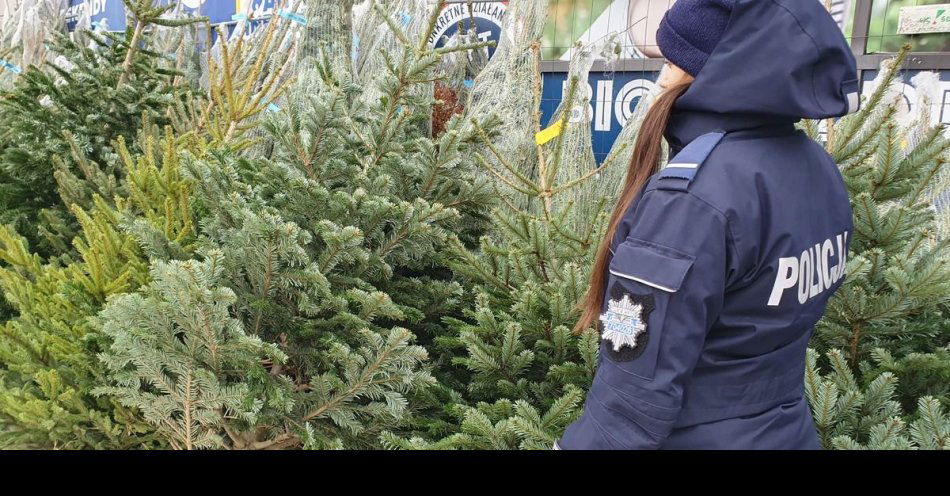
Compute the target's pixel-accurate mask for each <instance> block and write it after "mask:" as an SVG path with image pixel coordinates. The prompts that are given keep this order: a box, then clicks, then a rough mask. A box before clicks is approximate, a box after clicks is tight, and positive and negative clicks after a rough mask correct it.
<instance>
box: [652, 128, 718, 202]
mask: <svg viewBox="0 0 950 496" xmlns="http://www.w3.org/2000/svg"><path fill="white" fill-rule="evenodd" d="M725 135H726V133H725V132H723V131H714V132H711V133H706V134H703V135H701V136H699V137H698V138H696V139H694V140H693V141H690V142H689V144H688V145H686V146H685V147H684V148H683V149H682V150H680V152H679V153H677V154H676V156H675V157H673V158H672V159H671V160H670V162H669V164H667V166H666V167H664V168H663V170H661V171H660V174H659V181H658V182H657V188H659V189H669V190H674V191H686V190H687V189H688V188H689V183H690V182H692V180H693V178H695V177H696V172H697V171H698V170H699V167H700V166H701V165H703V162H704V161H705V160H706V157H708V156H709V153H710V152H712V150H713V148H715V147H716V145H718V144H719V141H720V140H722V137H723V136H725Z"/></svg>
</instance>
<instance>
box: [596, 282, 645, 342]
mask: <svg viewBox="0 0 950 496" xmlns="http://www.w3.org/2000/svg"><path fill="white" fill-rule="evenodd" d="M642 314H643V306H642V305H640V304H639V303H634V302H633V301H631V300H630V295H623V298H622V299H620V300H610V301H608V302H607V311H606V312H605V313H603V314H602V315H601V316H600V321H601V322H603V323H604V332H603V337H604V339H607V340H609V341H610V342H611V343H613V348H614V351H620V348H621V347H622V346H624V345H627V346H629V347H631V348H633V347H635V346H636V345H637V337H638V336H639V335H640V334H642V333H643V331H645V330H647V325H646V323H645V322H643V318H642Z"/></svg>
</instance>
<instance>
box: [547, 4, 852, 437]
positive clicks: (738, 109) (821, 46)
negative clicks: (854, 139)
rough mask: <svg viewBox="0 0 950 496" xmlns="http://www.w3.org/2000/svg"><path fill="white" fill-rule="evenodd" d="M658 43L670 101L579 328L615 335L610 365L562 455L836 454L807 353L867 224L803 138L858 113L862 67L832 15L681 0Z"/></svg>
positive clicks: (823, 158)
mask: <svg viewBox="0 0 950 496" xmlns="http://www.w3.org/2000/svg"><path fill="white" fill-rule="evenodd" d="M657 40H658V44H659V48H660V51H661V52H662V53H663V55H664V57H666V58H667V60H668V61H669V62H668V64H669V67H667V68H666V69H665V70H664V74H663V76H662V78H661V81H660V85H661V86H662V87H663V88H664V91H663V93H662V94H661V95H660V96H658V98H657V99H656V100H655V102H654V104H653V105H652V106H651V108H650V110H649V112H648V115H647V116H646V119H645V121H644V123H643V126H642V128H641V130H640V134H639V136H638V138H637V142H636V146H635V148H634V153H633V158H632V159H631V162H630V165H629V171H628V175H627V179H626V183H625V188H624V190H623V192H622V194H621V197H620V199H619V201H618V204H617V206H616V208H615V210H614V214H613V217H612V219H611V222H610V224H609V230H608V233H607V235H606V237H605V239H604V242H603V243H602V246H601V248H600V251H599V253H598V256H597V259H596V264H595V266H594V270H593V274H592V276H591V289H590V292H589V294H588V295H587V298H586V300H585V301H584V302H583V303H582V305H583V315H582V318H581V320H580V322H579V323H578V328H579V329H584V328H588V327H591V326H595V325H596V326H598V328H599V329H600V330H601V337H602V339H601V349H600V364H599V367H598V369H597V373H596V376H595V378H594V382H593V385H592V386H591V389H590V391H589V392H588V395H587V398H586V401H585V404H584V411H583V413H582V415H581V416H580V418H579V419H578V420H577V421H576V422H574V423H573V424H571V425H570V426H568V428H567V430H566V431H565V433H564V435H563V436H562V437H561V438H560V439H559V440H558V441H557V443H556V444H555V446H554V448H555V449H820V444H819V440H818V436H817V432H816V429H815V425H814V422H813V420H812V415H811V412H810V409H809V406H808V403H807V400H806V399H805V398H804V369H805V350H806V346H807V345H808V340H809V338H810V337H811V335H812V332H813V329H814V325H815V323H816V322H817V321H818V319H819V318H820V317H821V315H822V313H823V312H824V309H825V305H826V304H827V302H828V299H829V298H830V297H831V295H832V294H833V293H834V292H835V290H837V289H838V287H839V286H840V285H841V283H842V280H843V278H844V276H845V273H846V270H845V267H846V263H847V250H848V244H849V241H850V238H851V236H852V221H851V208H850V204H849V201H848V196H847V192H846V190H845V186H844V183H843V180H842V177H841V174H840V172H839V171H838V167H837V166H836V164H835V163H834V161H833V160H832V158H831V157H830V156H829V155H828V154H827V153H826V152H825V150H824V149H823V148H822V147H821V146H820V145H818V144H817V143H815V142H814V141H813V140H811V139H809V137H808V136H807V135H806V134H805V133H804V132H803V131H801V130H798V129H797V128H796V126H795V123H796V122H798V121H799V120H801V119H802V118H809V119H821V118H829V117H840V116H843V115H846V114H848V113H850V112H853V111H855V110H856V109H857V107H858V103H859V99H858V80H857V76H856V66H855V59H854V56H853V55H852V53H851V49H850V47H849V46H848V44H847V42H846V40H845V39H844V37H843V35H842V33H841V30H840V29H839V28H838V26H837V24H836V23H835V22H834V20H832V18H831V16H830V15H829V14H828V13H827V11H825V9H824V7H823V6H822V3H821V2H818V1H815V0H804V1H803V0H679V1H677V2H676V3H675V4H674V5H673V6H672V8H671V9H670V10H669V11H667V13H666V14H665V15H664V17H663V20H662V22H661V24H660V27H659V29H658V31H657ZM661 137H665V138H666V140H667V141H668V143H669V144H670V156H671V157H672V158H671V159H670V161H669V163H668V164H667V165H666V167H664V168H663V169H662V170H660V171H659V172H657V170H656V169H657V165H658V162H659V158H660V153H661V152H660V142H661Z"/></svg>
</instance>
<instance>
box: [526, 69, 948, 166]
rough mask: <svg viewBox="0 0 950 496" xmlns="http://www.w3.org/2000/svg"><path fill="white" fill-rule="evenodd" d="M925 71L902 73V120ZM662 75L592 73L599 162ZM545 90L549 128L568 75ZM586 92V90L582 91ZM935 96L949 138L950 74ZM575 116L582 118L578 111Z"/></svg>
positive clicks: (937, 118) (547, 82) (549, 76)
mask: <svg viewBox="0 0 950 496" xmlns="http://www.w3.org/2000/svg"><path fill="white" fill-rule="evenodd" d="M877 72H878V71H864V73H863V80H864V84H863V87H862V89H861V93H862V95H869V94H870V93H871V92H873V91H874V88H873V85H871V84H869V83H870V82H871V81H873V80H874V77H875V76H876V75H877ZM920 72H922V71H912V70H905V71H903V72H902V73H901V76H900V77H901V81H902V83H903V85H902V86H899V87H898V88H899V90H900V92H901V99H902V105H901V107H900V109H899V110H898V118H902V116H906V117H903V118H904V119H910V118H913V117H914V116H916V115H919V114H920V112H921V109H917V108H914V106H915V105H916V104H917V89H916V88H915V87H914V83H913V82H912V79H913V78H914V76H916V75H917V74H919V73H920ZM658 76H659V73H658V72H591V73H590V77H589V79H588V88H587V90H588V91H590V92H591V95H592V97H591V104H590V105H591V114H590V115H591V116H592V117H593V118H592V119H591V123H590V126H591V133H592V136H593V148H594V156H595V157H596V159H597V163H601V162H603V160H604V159H605V158H607V155H608V154H609V153H610V149H611V148H612V147H613V145H614V141H616V139H617V136H618V135H619V134H620V130H621V129H623V126H624V125H625V124H626V123H627V119H628V118H629V117H630V115H631V113H632V112H633V110H634V108H636V106H637V103H638V102H639V101H640V97H641V96H643V95H644V94H646V93H648V92H649V91H650V90H651V89H652V88H653V87H654V86H655V81H656V78H657V77H658ZM543 80H544V89H543V91H542V94H541V98H542V100H541V124H542V127H546V126H547V125H548V124H550V120H551V118H552V117H553V115H554V112H555V110H557V107H558V105H560V103H561V99H562V98H563V95H564V93H565V92H566V89H567V88H566V86H567V73H564V72H546V73H544V77H543ZM580 89H581V90H584V88H583V87H582V88H580ZM933 90H934V91H935V93H934V94H933V95H932V104H931V108H930V116H931V122H932V124H934V125H936V124H939V123H944V124H948V127H947V135H948V136H950V71H941V72H940V81H939V83H938V84H937V86H936V88H933ZM575 115H581V114H580V112H575Z"/></svg>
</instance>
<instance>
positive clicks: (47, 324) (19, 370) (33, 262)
mask: <svg viewBox="0 0 950 496" xmlns="http://www.w3.org/2000/svg"><path fill="white" fill-rule="evenodd" d="M145 143H146V144H144V145H143V147H144V149H145V152H146V155H147V156H148V157H154V156H155V155H159V156H164V157H165V158H166V160H165V161H164V162H160V163H155V162H154V161H152V160H150V159H149V158H142V157H139V159H138V160H133V158H132V156H131V155H130V154H128V152H127V150H125V148H124V145H122V144H121V142H120V144H119V152H120V155H122V156H123V157H125V159H124V160H123V161H122V163H123V167H124V168H125V172H124V174H125V175H126V176H127V177H129V178H130V181H132V182H133V183H134V184H135V186H134V187H133V188H131V189H132V191H133V192H132V193H131V194H130V195H129V196H127V197H118V198H117V199H116V202H115V206H113V204H112V203H111V202H106V201H105V200H104V199H102V198H99V197H96V198H95V199H94V207H93V208H92V209H90V210H88V211H87V210H85V209H83V208H81V207H79V206H74V207H73V208H72V213H73V215H75V218H76V219H77V222H78V223H79V225H80V228H81V231H80V235H79V236H77V237H76V238H75V239H74V240H73V248H74V249H75V251H76V253H77V255H76V256H75V258H71V261H70V262H69V263H66V264H63V263H61V262H59V261H58V259H53V260H51V261H49V262H47V263H44V261H43V258H42V257H41V256H39V255H38V254H35V253H30V249H29V245H28V243H27V241H26V239H25V238H23V237H22V236H19V235H17V234H16V233H15V232H14V231H12V230H11V229H10V228H8V227H3V226H0V260H2V261H3V263H4V266H3V267H0V288H2V290H3V295H4V297H5V298H6V300H7V301H8V302H9V303H10V305H11V306H12V307H13V309H14V310H15V316H14V317H13V318H11V319H10V320H8V321H6V322H4V323H3V324H2V325H0V364H2V367H0V444H2V445H5V446H7V445H9V446H18V447H43V448H119V449H124V448H132V447H138V446H161V445H163V441H162V439H161V438H158V437H155V436H154V435H153V434H152V429H151V428H150V427H149V426H148V425H147V424H146V423H145V422H144V421H143V420H142V419H141V417H140V416H139V415H138V414H137V412H135V411H134V410H132V409H129V408H126V407H124V406H122V405H121V404H119V403H118V402H117V401H115V400H114V399H112V398H108V397H96V396H94V395H93V394H92V390H93V388H95V387H96V386H98V385H100V384H101V381H102V380H103V377H104V376H105V374H106V370H105V368H104V367H103V366H102V365H101V364H100V363H99V362H98V360H97V359H96V354H97V353H99V352H100V351H102V350H104V349H105V348H106V347H107V346H108V341H107V340H105V339H103V338H102V336H101V334H100V333H99V332H98V330H97V329H96V327H95V326H94V325H93V323H92V321H91V320H90V318H91V317H92V316H94V315H95V314H96V313H97V312H98V311H99V310H100V309H101V308H102V305H103V304H104V303H105V301H106V299H107V298H108V297H109V296H110V295H115V294H121V293H123V292H127V291H132V290H135V289H136V288H138V287H139V286H141V285H142V284H145V283H146V282H147V279H148V273H147V271H148V259H147V258H146V256H145V254H144V253H143V251H142V248H141V246H142V245H141V244H140V243H139V242H137V240H136V239H135V238H134V237H133V236H131V235H130V234H129V233H128V232H126V230H125V229H124V227H123V226H124V225H125V224H126V223H127V222H128V221H130V220H132V219H134V222H135V225H136V228H137V229H138V230H140V231H143V232H150V233H161V235H162V236H164V237H165V238H166V239H167V243H166V245H167V247H168V248H167V250H173V249H174V250H186V249H187V248H186V247H188V246H190V245H191V242H192V241H190V240H193V237H194V223H193V222H192V220H191V217H190V209H189V208H179V207H181V206H183V205H184V206H187V205H188V202H189V200H188V198H189V195H190V193H189V191H190V186H189V184H188V181H187V180H186V179H185V178H183V177H182V176H181V173H180V169H179V162H178V161H177V155H176V154H175V153H171V152H170V151H169V150H173V149H174V146H175V143H174V139H173V138H171V137H167V138H166V139H164V140H162V142H161V143H159V142H158V140H156V139H149V140H147V141H146V142H145ZM156 148H162V149H164V153H156V150H155V149H156Z"/></svg>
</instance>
